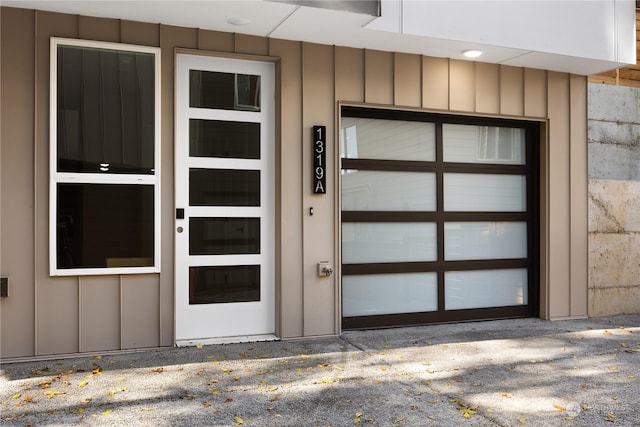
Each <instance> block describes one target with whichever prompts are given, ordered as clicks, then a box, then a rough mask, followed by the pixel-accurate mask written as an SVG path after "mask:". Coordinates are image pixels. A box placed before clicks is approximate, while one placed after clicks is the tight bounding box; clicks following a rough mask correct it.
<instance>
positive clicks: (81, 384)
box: [78, 380, 89, 387]
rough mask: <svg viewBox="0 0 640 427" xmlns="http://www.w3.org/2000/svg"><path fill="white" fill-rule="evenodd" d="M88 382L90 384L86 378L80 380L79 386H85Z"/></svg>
mask: <svg viewBox="0 0 640 427" xmlns="http://www.w3.org/2000/svg"><path fill="white" fill-rule="evenodd" d="M87 384H89V383H88V382H87V381H86V380H83V381H81V382H80V384H78V387H85V386H86V385H87Z"/></svg>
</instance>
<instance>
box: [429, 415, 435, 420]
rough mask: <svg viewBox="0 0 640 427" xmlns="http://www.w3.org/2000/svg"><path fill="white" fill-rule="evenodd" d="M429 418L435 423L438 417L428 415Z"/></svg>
mask: <svg viewBox="0 0 640 427" xmlns="http://www.w3.org/2000/svg"><path fill="white" fill-rule="evenodd" d="M427 418H429V419H430V420H433V421H435V420H436V417H434V416H433V415H427Z"/></svg>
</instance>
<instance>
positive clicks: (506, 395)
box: [502, 393, 512, 399]
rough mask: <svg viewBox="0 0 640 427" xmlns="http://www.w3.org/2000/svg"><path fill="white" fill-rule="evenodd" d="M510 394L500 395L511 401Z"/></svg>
mask: <svg viewBox="0 0 640 427" xmlns="http://www.w3.org/2000/svg"><path fill="white" fill-rule="evenodd" d="M511 396H512V395H511V393H502V397H506V398H508V399H511Z"/></svg>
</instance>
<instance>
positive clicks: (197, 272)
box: [189, 265, 260, 304]
mask: <svg viewBox="0 0 640 427" xmlns="http://www.w3.org/2000/svg"><path fill="white" fill-rule="evenodd" d="M249 301H260V266H259V265H233V266H221V267H217V266H216V267H209V266H205V267H190V268H189V304H215V303H229V302H249Z"/></svg>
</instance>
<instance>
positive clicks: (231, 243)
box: [189, 217, 260, 255]
mask: <svg viewBox="0 0 640 427" xmlns="http://www.w3.org/2000/svg"><path fill="white" fill-rule="evenodd" d="M259 253H260V218H199V217H191V218H190V219H189V254H190V255H233V254H259Z"/></svg>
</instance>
